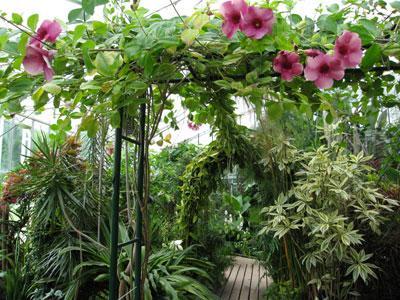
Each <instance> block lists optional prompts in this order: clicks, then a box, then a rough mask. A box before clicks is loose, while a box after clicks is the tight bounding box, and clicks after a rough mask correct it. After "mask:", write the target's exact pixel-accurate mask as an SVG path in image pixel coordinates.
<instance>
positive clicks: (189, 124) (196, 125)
mask: <svg viewBox="0 0 400 300" xmlns="http://www.w3.org/2000/svg"><path fill="white" fill-rule="evenodd" d="M200 126H201V125H198V124H195V123H193V122H191V121H188V127H189V128H190V129H192V130H194V131H197V130H199V129H200Z"/></svg>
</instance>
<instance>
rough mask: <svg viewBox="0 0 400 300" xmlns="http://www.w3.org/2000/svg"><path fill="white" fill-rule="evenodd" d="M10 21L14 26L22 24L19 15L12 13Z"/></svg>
mask: <svg viewBox="0 0 400 300" xmlns="http://www.w3.org/2000/svg"><path fill="white" fill-rule="evenodd" d="M11 19H12V21H13V22H14V23H15V24H18V25H21V24H22V22H23V19H22V17H21V15H19V14H17V13H12V15H11Z"/></svg>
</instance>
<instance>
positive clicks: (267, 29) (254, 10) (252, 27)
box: [240, 6, 275, 40]
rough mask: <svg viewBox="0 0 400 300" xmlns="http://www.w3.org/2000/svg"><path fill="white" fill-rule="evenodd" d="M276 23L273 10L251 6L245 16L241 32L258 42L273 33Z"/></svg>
mask: <svg viewBox="0 0 400 300" xmlns="http://www.w3.org/2000/svg"><path fill="white" fill-rule="evenodd" d="M274 23H275V16H274V13H273V12H272V10H271V9H269V8H258V7H254V6H249V7H248V9H247V12H246V13H245V14H243V20H242V23H241V24H240V30H242V31H243V33H244V34H245V35H247V36H248V37H249V38H252V39H256V40H258V39H261V38H263V37H264V36H265V35H266V34H271V33H272V27H273V25H274Z"/></svg>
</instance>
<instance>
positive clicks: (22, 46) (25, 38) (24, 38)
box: [18, 33, 29, 56]
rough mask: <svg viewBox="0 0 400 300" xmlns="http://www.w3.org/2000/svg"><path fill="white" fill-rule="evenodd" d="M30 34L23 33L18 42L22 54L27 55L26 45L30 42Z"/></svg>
mask: <svg viewBox="0 0 400 300" xmlns="http://www.w3.org/2000/svg"><path fill="white" fill-rule="evenodd" d="M28 40H29V36H28V35H27V34H26V33H23V34H22V35H21V38H20V39H19V42H18V52H19V53H21V56H24V55H25V52H26V45H27V44H28Z"/></svg>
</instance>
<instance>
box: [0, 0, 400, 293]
mask: <svg viewBox="0 0 400 300" xmlns="http://www.w3.org/2000/svg"><path fill="white" fill-rule="evenodd" d="M73 2H75V3H77V4H78V5H79V6H78V7H77V8H76V9H74V10H72V11H71V12H70V13H69V15H68V22H67V23H63V22H62V21H61V20H43V22H41V23H39V16H38V15H37V14H33V15H31V16H29V17H28V18H27V19H26V20H24V19H23V17H22V16H20V15H19V14H17V13H13V14H9V15H7V14H5V13H1V14H0V18H1V20H2V21H4V22H5V23H7V27H4V28H0V50H1V54H0V62H1V67H0V115H1V116H4V117H7V118H12V117H13V116H14V115H15V114H20V113H26V111H27V107H28V104H27V101H24V100H25V99H27V98H29V97H30V98H31V99H32V101H33V106H34V111H35V112H41V111H43V110H44V108H45V106H46V105H52V106H53V107H54V108H55V110H56V113H57V116H58V119H57V121H56V123H55V124H52V126H51V128H50V129H51V133H50V136H49V138H50V141H48V140H46V139H42V141H40V142H38V143H37V147H38V151H36V152H34V153H33V156H32V158H30V159H29V160H28V161H27V162H26V163H25V164H24V166H23V167H22V169H21V170H17V171H15V172H13V173H11V174H10V175H9V176H8V178H7V179H6V185H5V186H4V188H3V197H2V201H1V203H0V204H1V206H0V210H1V213H2V227H1V230H2V235H3V236H2V249H1V251H2V252H1V254H2V257H3V259H2V261H1V264H2V269H3V268H4V269H5V270H6V271H5V273H1V274H2V278H3V279H2V280H1V283H0V284H2V285H3V286H5V288H4V289H3V290H5V291H6V293H7V297H9V298H11V299H24V298H27V297H31V298H33V299H41V298H43V297H47V298H63V297H64V298H67V299H73V298H78V299H80V298H82V299H87V298H89V297H91V296H98V297H105V296H106V295H107V284H106V281H107V279H108V275H107V270H108V268H109V246H110V245H109V244H110V241H109V232H108V229H107V226H106V225H105V224H107V223H108V220H109V213H110V209H109V208H108V205H106V203H107V202H106V199H109V198H110V187H109V186H111V182H112V180H111V176H110V174H111V171H110V168H109V161H108V160H109V157H108V156H107V155H106V152H109V154H111V152H113V148H112V147H107V145H106V144H107V136H108V134H107V132H108V127H109V125H110V127H113V128H117V127H122V128H123V133H124V134H125V135H127V136H130V137H132V138H133V139H137V140H139V137H140V133H139V130H138V123H139V120H138V114H139V106H142V108H144V109H145V112H146V120H145V134H144V136H143V135H142V137H143V139H144V169H145V170H144V197H143V201H142V202H140V201H135V203H136V205H137V207H138V208H140V210H141V212H142V213H143V215H144V217H143V225H144V226H143V227H144V228H143V236H144V243H143V247H142V248H143V251H144V256H143V257H144V259H143V262H142V264H143V276H142V277H143V280H142V282H141V284H142V287H143V290H144V291H145V295H146V297H149V298H150V297H154V298H157V297H158V298H159V297H172V298H179V297H198V298H203V299H206V298H207V297H210V293H209V291H208V289H207V286H208V285H209V279H210V278H209V276H207V274H206V273H205V271H204V269H207V270H209V269H213V270H216V271H217V272H213V273H214V274H217V273H219V274H221V273H222V271H223V267H224V266H225V265H226V264H225V263H224V262H226V261H227V259H226V255H225V254H226V253H222V252H223V251H222V250H223V249H225V248H224V245H225V238H226V237H227V236H229V235H230V233H229V232H227V231H226V230H225V229H226V228H227V227H229V226H230V225H227V223H229V222H227V221H226V222H225V220H224V221H223V222H222V221H221V218H223V215H224V214H225V212H224V211H223V209H226V210H227V211H228V210H230V211H229V213H232V212H233V213H235V214H236V215H235V217H236V218H237V220H240V221H239V223H240V222H242V221H243V225H245V226H244V227H245V228H246V230H251V234H254V235H255V233H256V231H257V229H259V224H258V219H257V218H256V217H254V215H255V211H257V209H258V208H259V207H260V206H266V209H265V211H266V213H267V221H268V222H269V223H268V227H267V228H266V230H265V231H270V233H269V234H265V235H263V237H260V239H259V240H257V241H258V242H257V243H256V248H258V249H262V250H261V251H249V252H250V254H255V255H259V254H260V253H259V252H263V253H261V255H259V257H260V258H262V259H263V260H264V262H265V264H266V265H267V266H268V267H269V269H270V272H271V274H272V275H273V276H274V279H275V280H276V285H275V286H276V288H275V290H274V291H275V292H274V293H279V292H280V291H281V292H282V293H283V294H285V295H297V294H299V293H303V294H304V295H306V296H307V295H308V296H313V297H321V298H323V297H326V296H330V297H336V298H344V297H348V295H350V292H353V291H361V290H362V288H365V286H363V287H362V288H359V286H358V285H360V286H361V285H362V283H359V282H360V277H361V280H364V281H366V280H367V279H368V278H370V277H371V276H372V277H373V276H374V274H376V275H377V276H378V274H379V273H378V272H377V270H374V269H375V267H374V266H373V265H372V264H370V262H369V261H370V260H372V259H373V257H371V255H370V254H369V252H368V251H365V250H364V248H365V243H363V242H362V237H363V236H369V237H371V240H377V239H375V235H376V233H377V232H378V231H379V229H380V228H381V227H384V228H385V227H386V226H389V225H387V224H383V221H384V219H383V218H382V217H383V216H381V215H380V213H381V212H383V211H387V214H388V215H389V216H388V218H390V220H391V222H393V223H391V224H397V223H396V222H397V221H396V217H395V216H393V214H392V213H391V212H390V209H391V207H392V206H393V205H395V202H393V201H390V200H388V199H389V198H390V197H391V196H390V195H393V194H395V195H397V194H398V193H397V192H396V191H397V189H398V186H397V184H398V182H397V180H398V178H399V176H398V174H399V159H398V146H397V144H398V143H397V141H398V126H397V125H396V126H394V127H393V128H389V129H388V130H387V131H386V132H385V133H382V134H380V133H379V129H382V130H386V129H387V128H386V127H385V125H382V122H381V121H382V120H384V119H387V116H386V117H385V116H384V113H385V109H387V108H393V107H398V106H399V101H398V98H397V95H396V94H397V93H398V92H399V91H400V84H399V82H398V80H397V79H398V78H397V74H396V73H398V71H399V69H400V66H399V64H398V61H399V58H400V48H399V42H400V36H399V30H400V28H399V18H400V13H399V11H400V4H399V1H392V2H390V1H384V0H379V1H368V0H359V1H355V0H344V1H343V3H342V5H338V4H333V5H330V6H328V7H320V8H318V9H317V11H316V16H315V17H314V18H313V19H312V18H310V17H308V16H300V15H298V14H295V13H293V8H294V6H295V4H296V1H294V0H271V1H248V2H245V1H243V0H232V1H226V2H225V3H224V4H223V5H222V8H221V10H220V11H217V10H214V8H213V6H211V7H210V6H209V5H206V6H205V7H204V8H202V9H198V10H196V12H195V13H194V14H193V15H192V16H182V15H180V13H179V11H178V10H176V7H175V6H174V3H173V2H172V1H171V6H172V7H173V8H175V11H176V16H173V17H172V18H170V19H163V18H162V17H161V16H160V15H159V14H157V13H152V12H148V11H147V10H146V9H144V8H141V7H139V5H137V1H134V3H133V4H132V5H130V4H131V3H130V2H129V1H114V0H110V1H108V0H82V1H81V0H73ZM97 6H102V7H103V12H104V18H103V19H102V20H94V19H93V17H92V16H93V14H94V11H95V8H96V7H97ZM303 73H304V77H303V76H301V75H302V74H303ZM177 96H179V97H177ZM237 97H240V98H242V99H244V101H245V102H246V103H247V104H248V105H249V106H250V107H252V108H253V109H254V111H255V113H256V116H257V118H258V119H261V118H264V119H265V120H266V121H264V122H261V123H260V129H259V130H258V132H255V133H254V132H251V131H250V130H248V129H246V128H244V127H242V126H238V124H237V122H236V119H237V118H236V114H235V109H236V101H235V100H236V99H237ZM177 99H178V100H177ZM175 101H180V102H181V103H180V104H181V106H183V107H184V108H185V109H186V110H187V112H188V113H189V115H190V119H191V122H193V123H191V124H192V125H191V126H192V127H193V126H198V124H200V123H201V124H203V123H204V124H206V123H207V124H209V125H210V126H211V128H212V132H213V134H214V136H215V138H216V139H215V140H214V141H213V142H212V143H211V144H210V145H209V146H208V147H206V148H205V149H203V150H202V151H201V153H200V154H199V155H198V156H197V157H196V158H195V159H194V160H192V161H191V162H190V163H188V160H189V157H191V156H192V155H193V154H194V152H195V151H193V153H192V152H191V150H190V149H186V150H189V151H188V156H187V157H186V156H185V155H183V156H178V157H179V158H177V160H178V161H179V162H181V165H180V166H179V168H176V170H173V171H174V172H171V174H168V172H166V173H164V174H162V172H157V170H158V171H160V170H163V168H164V166H165V167H166V169H165V171H168V167H170V166H168V165H169V164H170V162H169V159H173V157H172V156H173V155H170V154H168V160H166V159H163V158H162V157H163V155H164V153H165V152H164V153H163V154H161V155H160V156H159V157H158V159H159V160H160V164H162V166H161V167H160V166H159V165H157V164H158V162H157V159H151V158H150V150H149V149H150V146H151V145H153V144H154V142H155V140H156V139H157V141H158V142H159V144H162V142H161V141H163V140H164V141H168V140H170V137H168V136H163V133H162V132H160V131H159V130H158V127H159V124H160V122H164V123H166V124H169V125H170V126H171V127H172V128H176V127H177V120H176V111H175ZM386 113H387V112H386ZM388 114H390V112H389V113H388ZM304 116H306V117H304ZM74 120H78V123H79V129H78V132H77V136H79V135H81V136H83V134H84V135H86V136H88V137H89V138H90V139H91V146H90V147H89V150H88V152H89V155H88V157H89V159H86V158H83V157H81V156H80V154H79V153H80V151H79V147H80V145H79V143H78V142H77V141H78V138H67V136H68V134H69V132H70V131H71V129H72V123H73V121H74ZM275 120H280V121H282V122H281V125H282V124H283V126H281V127H282V128H281V130H278V131H277V132H274V131H273V129H272V130H271V128H272V127H269V129H268V128H267V130H266V126H265V124H267V126H269V125H270V124H271V123H272V122H273V121H275ZM314 122H315V124H316V125H317V126H318V127H317V128H315V127H311V124H312V123H314ZM296 126H302V128H304V130H302V131H299V130H297V131H296V130H295V127H296ZM277 127H279V126H277ZM310 128H312V130H310ZM317 129H318V130H317ZM290 131H292V132H294V133H296V132H297V133H298V136H293V137H294V139H295V140H296V142H297V143H296V146H298V147H302V148H301V149H306V148H308V149H307V150H309V149H311V148H313V146H319V145H320V144H324V145H326V146H323V147H320V148H317V149H318V150H310V151H311V152H303V151H297V149H296V147H293V146H292V144H291V143H290V142H289V141H288V138H290V137H291V136H289V137H287V136H285V133H288V132H290ZM310 131H311V132H310ZM271 132H272V133H273V134H272V136H273V138H271V135H270V133H271ZM322 132H323V134H322ZM277 133H282V135H281V136H278V135H277ZM386 140H390V141H391V142H390V145H389V146H387V147H386V146H385V142H386ZM378 141H383V143H378ZM300 144H301V145H300ZM336 147H337V148H336ZM332 149H334V150H332ZM124 150H125V157H124V162H123V166H124V175H125V176H124V179H125V180H124V183H123V191H122V194H123V196H124V199H123V200H122V198H121V200H120V206H121V215H122V218H121V223H120V239H121V242H126V241H127V240H129V237H132V236H133V234H134V226H133V225H134V223H135V220H134V217H133V208H134V200H137V197H138V196H137V193H136V186H135V182H136V181H135V178H134V176H132V174H135V172H136V171H137V160H138V159H137V158H138V151H137V147H132V148H129V146H128V145H126V146H125V148H124ZM175 150H176V149H175ZM175 150H172V151H175ZM186 150H185V153H186ZM361 150H364V152H366V153H368V154H373V155H375V157H374V160H373V161H372V162H371V163H370V165H372V166H374V167H375V168H376V170H377V171H378V172H377V174H369V172H370V170H369V169H368V168H367V167H366V166H365V163H366V159H365V158H364V157H363V155H362V154H359V153H361V152H360V151H361ZM381 150H384V151H381ZM346 151H348V152H346ZM167 152H168V151H167ZM350 153H352V154H350ZM381 153H387V154H388V155H387V156H386V158H384V159H383V158H382V155H381ZM186 163H188V165H187V168H186V170H185V172H184V173H183V175H182V178H181V179H178V176H179V175H181V174H182V170H183V166H184V165H186ZM151 164H155V167H154V168H153V169H152V168H151ZM235 165H237V166H238V167H239V169H241V170H242V171H243V172H244V173H246V174H247V175H246V176H247V178H246V180H245V181H246V182H250V183H251V184H250V186H251V187H253V188H252V189H249V190H250V191H249V194H248V195H245V193H244V191H243V190H242V191H241V192H240V194H243V195H232V193H231V194H230V195H229V196H226V195H225V196H222V197H221V195H218V193H219V192H221V190H218V188H219V187H220V186H221V183H222V182H223V179H224V176H226V174H227V171H231V170H233V169H234V166H235ZM380 166H383V167H382V168H381V167H380ZM174 168H175V167H174ZM249 169H250V170H251V171H249ZM298 171H301V172H303V173H300V174H297V175H296V172H298ZM152 172H153V173H152ZM170 175H171V176H170ZM157 177H158V178H159V180H157V182H156V184H155V185H154V186H153V187H152V188H151V187H150V186H151V184H150V182H151V180H152V179H153V180H154V179H155V178H157ZM167 180H171V182H170V183H166V182H165V181H167ZM385 180H387V183H386V182H384V181H385ZM82 183H83V184H82ZM178 185H181V189H179V187H178ZM375 185H378V187H379V188H381V190H379V191H378V190H376V189H375ZM164 190H165V192H163V191H164ZM238 190H240V189H238ZM213 192H214V193H213ZM383 192H385V193H386V194H387V196H385V197H382V196H381V195H382V194H383ZM396 193H397V194H396ZM386 194H385V195H386ZM240 196H242V197H240ZM152 200H154V201H155V203H154V204H152ZM210 200H215V201H214V202H213V201H210ZM218 201H219V202H218ZM220 203H223V205H222V206H221V207H220V209H216V208H217V205H218V204H220ZM344 203H347V204H348V206H344V205H343V204H344ZM177 205H178V206H179V207H178V210H176V208H177ZM249 205H250V206H249ZM245 208H246V209H245ZM157 209H159V210H160V211H162V212H163V213H164V215H165V216H175V215H176V214H177V215H178V219H179V224H178V225H176V224H172V223H173V222H171V220H166V219H163V218H159V220H158V221H154V220H153V219H152V218H150V216H151V215H152V214H153V215H154V213H155V212H156V210H157ZM213 210H215V212H214V213H212V214H211V213H210V212H213ZM385 215H386V214H385ZM227 219H229V218H227ZM157 222H159V224H158V225H157ZM232 223H234V222H232ZM214 225H215V226H214ZM231 225H232V224H231ZM157 226H159V227H157ZM163 226H171V230H170V232H169V233H168V234H169V235H168V236H167V237H165V239H162V238H160V237H157V228H161V227H163ZM175 226H176V227H175ZM210 229H213V230H210ZM214 229H215V230H214ZM221 229H222V231H221ZM224 230H225V231H224ZM235 230H236V231H239V232H240V231H242V230H241V229H240V228H239V230H238V227H237V226H236V229H235ZM271 231H272V233H271ZM178 232H180V233H181V234H180V236H175V233H178ZM221 232H222V233H223V235H221V234H220V233H221ZM248 232H250V231H248ZM213 233H215V235H214V234H213ZM217 233H218V234H217ZM224 235H225V236H224ZM274 235H276V236H274ZM153 237H155V238H153ZM169 237H171V239H177V240H180V239H183V240H184V241H185V243H186V245H185V246H189V245H190V244H192V243H199V244H200V245H199V247H198V248H194V249H193V248H189V250H183V251H184V252H175V251H176V249H173V250H171V249H168V250H167V249H166V248H168V246H167V245H168V244H169V242H171V241H169ZM152 241H153V242H154V244H153V245H154V247H152ZM173 244H174V245H175V244H176V243H173ZM391 245H393V246H394V247H393V248H394V249H397V248H396V247H397V245H396V244H395V243H393V244H391ZM391 245H388V247H390V246H391ZM321 246H322V248H321ZM142 248H139V249H137V250H138V251H139V250H141V249H142ZM243 249H244V247H242V250H243ZM385 249H386V250H387V248H385ZM132 250H133V249H132V247H128V246H125V247H123V249H121V254H120V255H119V261H118V268H119V272H118V280H119V284H120V286H119V295H120V297H128V298H129V297H130V296H129V294H130V292H131V291H132V290H133V289H134V286H133V274H132V269H133V264H134V263H133V259H132V252H133V251H132ZM214 250H215V251H214ZM219 250H221V251H222V252H220V251H219ZM179 251H182V250H179ZM207 252H208V253H207ZM246 252H247V250H246ZM221 253H222V254H223V255H220V254H221ZM274 254H276V255H274ZM190 255H193V256H196V259H208V260H211V261H212V263H213V264H207V263H203V266H204V269H202V268H200V266H201V264H200V263H199V261H197V260H196V262H197V263H196V266H199V268H193V269H191V268H188V266H187V264H188V261H190V259H191V258H190ZM213 255H214V257H213ZM157 261H159V263H157ZM376 261H377V260H376ZM387 265H390V264H389V263H387V262H386V266H387ZM177 269H178V271H177ZM181 273H182V274H181ZM216 277H217V276H216ZM216 285H217V283H216ZM288 286H292V287H294V288H295V289H293V290H288ZM308 287H309V288H308ZM189 294H190V295H191V296H189Z"/></svg>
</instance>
